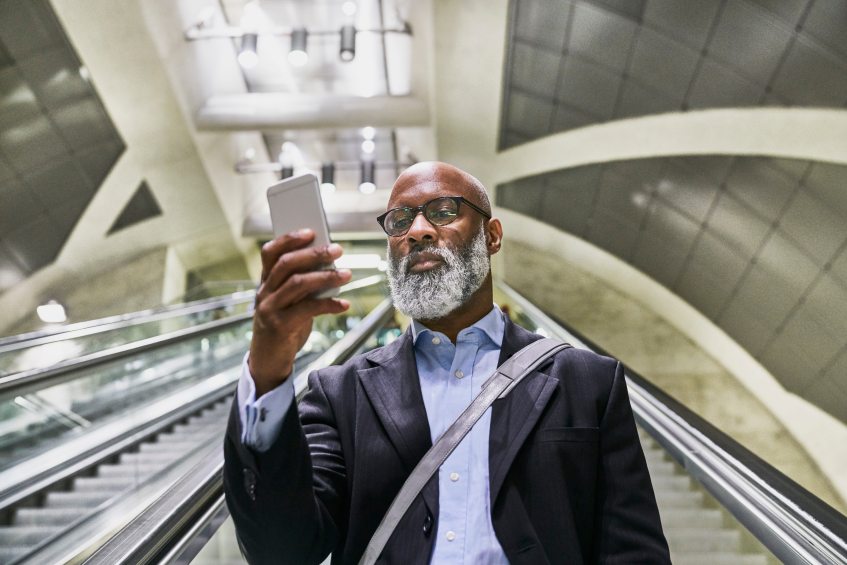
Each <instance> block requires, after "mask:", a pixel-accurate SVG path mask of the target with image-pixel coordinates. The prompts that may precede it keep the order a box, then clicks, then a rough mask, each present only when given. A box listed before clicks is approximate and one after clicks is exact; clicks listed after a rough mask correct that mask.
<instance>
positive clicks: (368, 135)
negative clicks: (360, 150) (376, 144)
mask: <svg viewBox="0 0 847 565" xmlns="http://www.w3.org/2000/svg"><path fill="white" fill-rule="evenodd" d="M375 135H376V130H375V129H374V128H372V127H371V126H368V127H364V128H362V137H364V138H365V139H373V138H374V136H375Z"/></svg>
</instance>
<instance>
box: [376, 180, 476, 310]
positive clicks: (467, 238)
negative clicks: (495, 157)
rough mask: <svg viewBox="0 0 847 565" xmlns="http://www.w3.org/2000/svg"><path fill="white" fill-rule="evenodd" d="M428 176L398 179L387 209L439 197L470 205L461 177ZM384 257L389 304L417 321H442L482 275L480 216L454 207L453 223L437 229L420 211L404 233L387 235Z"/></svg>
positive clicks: (468, 295) (472, 290)
mask: <svg viewBox="0 0 847 565" xmlns="http://www.w3.org/2000/svg"><path fill="white" fill-rule="evenodd" d="M437 172H438V171H437V170H436V171H435V173H437ZM432 173H433V171H430V170H426V171H424V172H422V173H421V174H405V175H403V176H401V178H400V179H398V182H397V183H396V184H395V187H394V190H393V191H392V194H391V198H390V199H389V203H388V209H392V208H397V207H402V206H408V207H417V206H422V205H424V204H426V203H427V202H429V201H431V200H432V199H434V198H439V197H442V196H463V197H465V198H467V199H468V200H470V201H471V202H475V198H474V193H473V191H472V190H469V189H468V188H467V187H466V185H465V184H464V182H463V180H464V179H461V177H460V178H458V179H456V178H451V177H450V176H449V174H448V175H438V174H432ZM475 203H476V202H475ZM388 256H389V273H388V274H389V286H390V289H391V295H392V298H393V300H394V304H395V306H396V307H397V308H398V309H399V310H400V311H402V312H404V313H406V314H408V315H409V316H411V317H413V318H415V319H418V320H432V319H438V318H442V317H444V316H446V315H447V314H449V313H450V312H452V311H453V310H455V309H456V308H458V307H459V306H461V305H463V304H465V303H466V302H467V301H468V300H470V299H471V297H472V296H473V294H474V293H475V292H476V291H477V290H478V289H479V288H480V286H481V285H482V283H483V282H484V281H485V278H486V277H487V276H488V272H489V269H490V263H489V253H488V245H487V231H486V223H485V218H484V217H483V216H482V215H480V214H479V213H478V212H476V211H475V210H473V209H472V208H470V207H468V206H467V205H465V204H460V205H459V213H458V216H457V217H456V219H455V220H453V221H452V222H451V223H449V224H447V225H443V226H435V225H433V224H432V223H430V221H429V220H427V218H426V217H425V216H424V215H423V214H422V213H420V214H418V215H417V216H415V218H414V219H413V222H412V225H411V226H410V228H409V231H408V232H407V233H405V234H403V235H400V236H393V237H392V236H389V238H388Z"/></svg>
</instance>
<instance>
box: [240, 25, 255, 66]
mask: <svg viewBox="0 0 847 565" xmlns="http://www.w3.org/2000/svg"><path fill="white" fill-rule="evenodd" d="M258 45H259V36H258V35H257V34H255V33H245V34H244V35H243V36H241V49H239V50H238V63H239V64H240V65H241V66H242V67H244V68H245V69H252V68H255V66H256V65H258V64H259V53H258V51H257V47H258Z"/></svg>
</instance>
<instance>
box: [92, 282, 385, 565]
mask: <svg viewBox="0 0 847 565" xmlns="http://www.w3.org/2000/svg"><path fill="white" fill-rule="evenodd" d="M393 315H394V305H393V304H392V303H391V299H389V298H386V299H385V300H383V301H382V302H381V303H380V304H379V305H378V306H377V307H376V308H374V309H373V310H372V311H371V312H370V313H369V314H368V315H367V316H365V318H364V319H363V320H362V321H361V322H360V323H359V324H357V325H356V327H354V328H353V329H352V330H351V331H349V332H347V334H346V335H345V336H344V337H342V338H341V339H340V340H339V341H338V342H336V343H335V344H334V345H333V346H332V347H330V348H329V349H327V351H325V352H324V353H323V354H322V355H321V356H320V357H319V358H318V359H317V360H315V361H314V362H312V363H310V364H309V365H308V366H307V367H305V368H304V369H303V370H302V371H299V372H298V373H297V375H296V376H295V377H294V379H295V380H294V390H295V394H296V395H297V398H298V399H299V398H300V397H301V396H302V395H303V394H304V393H305V391H306V389H307V387H308V376H309V374H310V373H311V372H312V370H314V369H316V368H319V367H326V366H329V365H333V364H337V363H343V362H344V361H346V360H347V359H349V358H350V357H352V356H353V354H354V353H355V352H356V351H358V349H359V348H360V347H361V346H362V345H363V344H364V343H365V342H366V341H367V339H368V338H369V337H371V335H373V334H374V332H376V331H377V330H378V329H379V328H380V327H381V326H383V325H384V324H385V323H386V322H387V321H388V320H389V319H390V318H391V317H392V316H393ZM222 497H223V453H222V452H221V451H216V452H215V454H214V455H212V456H210V457H207V458H205V459H204V460H203V461H201V462H200V463H199V464H198V465H197V466H195V467H194V468H193V469H191V471H189V472H188V473H186V474H185V475H183V476H182V477H181V478H180V479H179V480H178V481H177V482H176V483H175V484H174V485H173V487H171V488H169V489H167V491H166V492H165V493H164V494H162V496H161V497H159V498H158V499H157V500H156V501H155V502H153V503H152V504H151V505H150V506H148V507H147V509H146V510H145V511H144V512H143V513H141V514H139V515H138V516H136V517H135V518H133V519H132V520H131V521H130V522H129V523H128V524H127V526H126V527H124V528H123V529H122V530H121V531H120V532H118V533H117V534H116V535H115V536H113V537H112V538H111V539H109V541H107V542H106V543H105V544H103V545H101V547H100V548H99V549H97V551H96V552H95V553H94V554H93V555H92V556H91V557H90V558H88V559H87V560H86V561H85V563H86V565H113V564H139V565H140V564H146V563H159V562H160V561H161V559H160V558H161V557H162V556H163V555H165V554H166V553H167V552H168V549H169V548H171V547H173V546H174V545H175V544H177V543H179V542H180V541H181V540H182V539H183V538H184V537H185V535H187V533H188V532H189V531H190V530H191V529H192V525H193V524H194V523H195V522H196V521H197V520H198V519H200V518H201V517H202V516H203V515H204V514H206V513H207V511H208V510H209V508H211V507H212V506H213V505H215V504H219V503H220V501H221V498H222Z"/></svg>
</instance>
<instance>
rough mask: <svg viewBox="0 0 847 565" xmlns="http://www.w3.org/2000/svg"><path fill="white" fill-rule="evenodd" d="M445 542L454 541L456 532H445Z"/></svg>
mask: <svg viewBox="0 0 847 565" xmlns="http://www.w3.org/2000/svg"><path fill="white" fill-rule="evenodd" d="M446 537H447V541H453V540H454V539H456V532H447V536H446Z"/></svg>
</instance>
